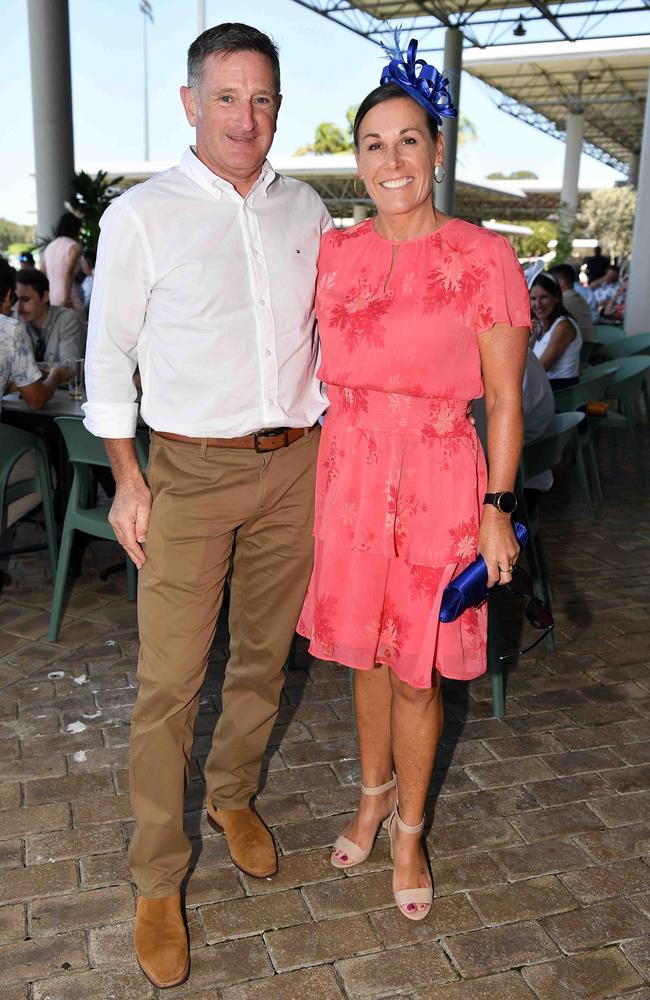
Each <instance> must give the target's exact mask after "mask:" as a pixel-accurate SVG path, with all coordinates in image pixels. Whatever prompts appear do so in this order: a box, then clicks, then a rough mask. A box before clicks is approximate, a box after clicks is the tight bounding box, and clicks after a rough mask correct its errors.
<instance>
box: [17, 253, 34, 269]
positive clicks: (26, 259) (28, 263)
mask: <svg viewBox="0 0 650 1000" xmlns="http://www.w3.org/2000/svg"><path fill="white" fill-rule="evenodd" d="M18 263H19V264H20V269H21V271H22V270H23V269H24V268H26V267H36V264H35V263H34V254H31V253H29V251H28V250H25V251H24V252H23V253H21V254H20V255H19V257H18Z"/></svg>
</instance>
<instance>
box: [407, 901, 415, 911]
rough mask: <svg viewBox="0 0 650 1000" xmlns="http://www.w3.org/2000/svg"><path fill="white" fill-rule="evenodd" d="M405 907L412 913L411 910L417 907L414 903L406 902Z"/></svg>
mask: <svg viewBox="0 0 650 1000" xmlns="http://www.w3.org/2000/svg"><path fill="white" fill-rule="evenodd" d="M406 909H407V910H408V911H409V913H413V910H416V909H417V907H416V905H415V903H407V904H406Z"/></svg>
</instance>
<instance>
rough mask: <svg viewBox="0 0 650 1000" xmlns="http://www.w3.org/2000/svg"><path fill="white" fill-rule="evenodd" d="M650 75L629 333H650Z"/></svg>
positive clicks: (628, 309)
mask: <svg viewBox="0 0 650 1000" xmlns="http://www.w3.org/2000/svg"><path fill="white" fill-rule="evenodd" d="M649 260H650V76H649V77H648V94H647V97H646V102H645V121H644V124H643V138H642V140H641V157H640V160H639V179H638V184H637V202H636V215H635V217H634V234H633V236H632V257H631V260H630V275H629V285H628V289H627V303H626V306H625V334H626V336H628V337H630V336H632V334H634V333H650V281H648V261H649Z"/></svg>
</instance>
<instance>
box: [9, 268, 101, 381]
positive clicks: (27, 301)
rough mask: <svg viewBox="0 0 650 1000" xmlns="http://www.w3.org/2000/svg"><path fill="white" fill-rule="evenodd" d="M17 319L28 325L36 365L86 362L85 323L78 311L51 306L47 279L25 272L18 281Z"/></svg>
mask: <svg viewBox="0 0 650 1000" xmlns="http://www.w3.org/2000/svg"><path fill="white" fill-rule="evenodd" d="M16 295H17V300H18V317H19V319H21V320H22V321H23V323H25V324H26V325H27V330H28V332H29V335H30V337H31V339H32V344H33V347H34V355H35V357H36V360H37V361H46V362H48V363H49V364H55V363H56V362H64V361H74V360H75V359H77V358H83V356H84V353H85V349H86V322H85V320H84V319H83V318H82V317H81V315H80V314H79V313H78V312H77V311H76V310H75V309H67V308H65V306H53V305H50V283H49V281H48V279H47V275H45V274H43V272H42V271H38V270H37V269H36V268H25V269H24V270H23V271H19V272H18V274H17V277H16Z"/></svg>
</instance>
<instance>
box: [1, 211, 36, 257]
mask: <svg viewBox="0 0 650 1000" xmlns="http://www.w3.org/2000/svg"><path fill="white" fill-rule="evenodd" d="M35 237H36V226H22V225H21V224H20V223H19V222H11V221H10V220H9V219H0V251H2V253H4V252H5V251H7V250H9V248H10V247H11V246H12V245H13V244H14V243H15V244H22V245H24V246H23V248H24V249H28V248H29V247H31V246H32V244H33V243H34V239H35Z"/></svg>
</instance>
